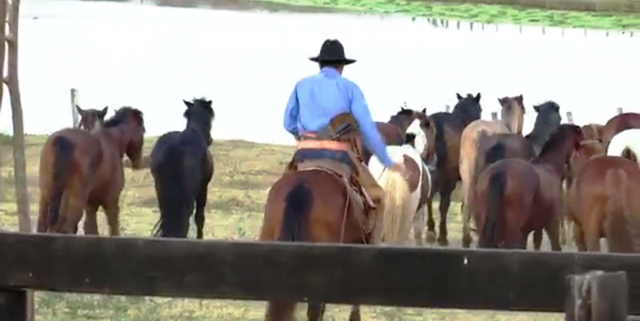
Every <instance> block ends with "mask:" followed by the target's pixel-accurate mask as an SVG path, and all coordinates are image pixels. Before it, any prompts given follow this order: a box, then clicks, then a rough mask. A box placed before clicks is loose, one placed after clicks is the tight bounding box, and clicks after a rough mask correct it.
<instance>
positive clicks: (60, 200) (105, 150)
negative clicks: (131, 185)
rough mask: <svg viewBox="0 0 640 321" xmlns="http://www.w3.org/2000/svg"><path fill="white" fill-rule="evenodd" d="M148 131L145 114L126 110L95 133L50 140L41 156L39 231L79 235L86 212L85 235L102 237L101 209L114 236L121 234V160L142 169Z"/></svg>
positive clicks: (62, 134) (72, 132)
mask: <svg viewBox="0 0 640 321" xmlns="http://www.w3.org/2000/svg"><path fill="white" fill-rule="evenodd" d="M144 131H145V130H144V120H143V116H142V112H141V111H139V110H137V109H135V108H131V107H122V108H120V109H119V110H117V111H116V113H115V115H114V116H113V117H112V118H110V119H109V120H107V121H106V122H105V123H104V125H103V127H102V128H99V129H98V130H95V131H93V132H89V131H86V130H81V129H73V128H68V129H63V130H59V131H57V132H55V133H53V134H52V135H51V136H49V138H48V139H47V141H46V142H45V144H44V146H43V147H42V151H41V153H40V172H39V173H40V213H39V216H38V232H40V233H43V232H47V231H49V232H58V233H76V232H77V228H78V222H79V221H80V219H81V218H82V211H83V210H86V213H87V216H86V220H85V225H84V231H85V233H86V234H98V225H97V223H96V212H97V211H98V208H99V207H100V206H102V207H103V208H104V210H105V212H106V214H107V219H108V222H109V227H110V235H111V236H116V235H119V234H120V231H119V222H118V215H119V206H118V201H119V197H120V192H121V191H122V188H123V187H124V170H123V167H122V157H123V156H124V155H125V154H126V155H127V156H128V157H129V158H130V159H131V161H132V163H133V168H136V169H137V168H138V166H139V164H140V157H141V155H142V145H143V141H144Z"/></svg>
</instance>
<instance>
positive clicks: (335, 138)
mask: <svg viewBox="0 0 640 321" xmlns="http://www.w3.org/2000/svg"><path fill="white" fill-rule="evenodd" d="M361 150H362V142H361V140H360V131H359V127H358V123H357V121H356V120H355V119H354V118H353V116H352V115H351V114H349V113H343V114H340V115H338V116H336V117H334V118H333V120H332V121H331V122H330V125H329V126H326V127H325V128H323V129H322V130H320V131H319V132H317V133H305V134H303V135H302V136H301V137H300V138H299V142H298V150H297V151H296V153H295V154H294V156H293V160H292V161H291V162H290V163H289V164H288V166H287V168H286V169H285V173H284V174H283V175H282V177H280V179H278V180H277V181H276V182H275V183H274V184H273V186H272V187H271V189H270V190H269V194H268V196H267V204H266V207H265V214H264V220H263V222H262V229H261V231H260V240H261V241H281V242H319V243H351V244H367V243H371V242H373V235H380V234H381V233H379V232H376V231H375V230H374V229H377V228H378V226H376V225H375V221H376V220H375V219H374V218H373V216H374V215H375V214H374V213H375V212H376V210H379V208H378V207H377V206H384V205H383V204H375V203H373V201H372V197H370V195H369V194H368V193H369V190H368V189H367V184H370V183H371V182H368V181H364V180H362V181H361V180H360V179H359V177H361V176H359V175H360V174H359V173H358V172H359V171H361V170H363V169H364V170H367V169H366V167H365V165H364V164H362V158H361V156H360V155H361V152H360V151H361ZM357 162H360V163H357ZM369 179H371V180H372V181H373V183H374V184H375V179H374V178H373V177H370V178H369ZM379 196H381V195H376V198H377V197H379ZM295 306H296V302H294V301H290V300H272V301H270V302H269V304H268V308H267V314H266V320H267V321H290V320H291V319H292V314H293V312H294V310H295ZM323 315H324V303H321V302H317V301H315V300H314V298H309V304H308V311H307V316H308V318H309V320H311V321H317V320H321V319H322V317H323ZM349 320H351V321H358V320H360V308H359V306H358V305H354V306H353V307H352V309H351V314H350V317H349Z"/></svg>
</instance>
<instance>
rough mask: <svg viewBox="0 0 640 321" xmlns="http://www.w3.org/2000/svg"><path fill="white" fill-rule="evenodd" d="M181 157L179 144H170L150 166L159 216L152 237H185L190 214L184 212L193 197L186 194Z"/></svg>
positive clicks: (187, 190) (183, 164) (191, 207)
mask: <svg viewBox="0 0 640 321" xmlns="http://www.w3.org/2000/svg"><path fill="white" fill-rule="evenodd" d="M156 146H158V145H157V143H156ZM152 155H153V154H152ZM184 156H185V155H184V151H183V150H182V149H181V148H180V146H178V145H176V144H170V145H168V146H167V147H166V149H165V151H164V153H162V154H161V155H160V157H159V159H158V160H157V161H154V162H153V163H152V165H151V174H152V175H153V180H154V185H155V189H156V196H157V198H158V207H159V208H160V219H159V220H158V223H156V226H155V227H154V230H155V231H154V232H153V234H154V236H160V237H175V238H186V237H187V232H188V222H189V217H190V215H189V214H190V213H191V212H188V211H189V209H193V207H194V202H195V200H194V199H191V198H190V197H189V196H190V195H189V187H188V186H187V184H186V183H187V182H186V177H185V176H186V172H185V170H186V169H185V165H186V164H185V162H184Z"/></svg>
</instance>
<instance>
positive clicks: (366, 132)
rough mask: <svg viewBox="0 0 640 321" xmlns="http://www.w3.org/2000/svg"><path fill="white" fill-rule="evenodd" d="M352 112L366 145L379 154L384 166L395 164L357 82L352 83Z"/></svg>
mask: <svg viewBox="0 0 640 321" xmlns="http://www.w3.org/2000/svg"><path fill="white" fill-rule="evenodd" d="M351 113H352V114H353V117H354V118H355V119H356V120H357V121H358V125H359V126H360V132H361V133H362V137H363V141H364V144H365V146H366V147H367V149H368V150H369V151H371V152H372V153H373V154H374V155H376V156H378V158H379V159H380V161H381V162H382V164H384V166H387V167H389V166H391V165H393V161H392V160H391V157H389V153H387V146H386V145H385V143H384V141H383V140H382V137H381V136H380V132H378V127H376V124H375V122H374V121H373V119H372V118H371V112H370V111H369V106H368V105H367V101H366V100H365V99H364V94H363V93H362V90H360V87H358V85H356V84H352V87H351Z"/></svg>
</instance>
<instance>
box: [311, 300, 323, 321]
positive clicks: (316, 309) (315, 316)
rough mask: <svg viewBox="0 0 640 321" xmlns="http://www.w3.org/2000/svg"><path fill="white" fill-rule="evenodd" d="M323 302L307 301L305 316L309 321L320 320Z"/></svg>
mask: <svg viewBox="0 0 640 321" xmlns="http://www.w3.org/2000/svg"><path fill="white" fill-rule="evenodd" d="M324 309H325V304H324V303H318V302H309V304H308V308H307V318H308V319H309V321H322V318H323V317H324Z"/></svg>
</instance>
